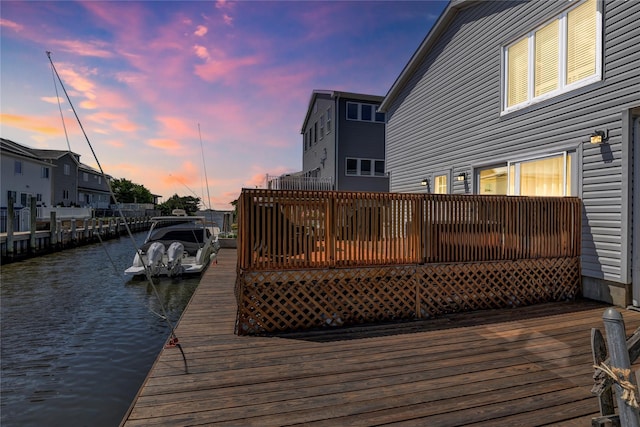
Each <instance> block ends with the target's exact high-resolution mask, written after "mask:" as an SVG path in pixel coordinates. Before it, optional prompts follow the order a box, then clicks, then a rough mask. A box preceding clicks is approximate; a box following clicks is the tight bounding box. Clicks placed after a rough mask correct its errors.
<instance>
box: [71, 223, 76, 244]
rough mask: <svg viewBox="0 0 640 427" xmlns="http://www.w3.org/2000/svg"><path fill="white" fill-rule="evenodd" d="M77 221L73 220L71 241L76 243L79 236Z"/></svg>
mask: <svg viewBox="0 0 640 427" xmlns="http://www.w3.org/2000/svg"><path fill="white" fill-rule="evenodd" d="M76 231H77V230H76V219H75V218H71V241H72V242H76V241H77V240H78V234H77V232H76Z"/></svg>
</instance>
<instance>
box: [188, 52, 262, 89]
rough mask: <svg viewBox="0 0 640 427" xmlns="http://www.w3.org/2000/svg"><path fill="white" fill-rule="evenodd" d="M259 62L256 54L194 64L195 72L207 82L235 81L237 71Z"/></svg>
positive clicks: (236, 79) (237, 78) (237, 77)
mask: <svg viewBox="0 0 640 427" xmlns="http://www.w3.org/2000/svg"><path fill="white" fill-rule="evenodd" d="M259 63H260V58H258V57H257V56H248V57H244V58H235V59H223V60H209V61H207V63H205V64H200V65H196V66H195V74H196V75H197V76H198V77H200V78H201V79H202V80H205V81H207V82H209V83H212V82H215V81H225V82H237V81H238V80H239V76H238V74H239V72H240V70H241V69H243V68H247V67H253V66H255V65H257V64H259Z"/></svg>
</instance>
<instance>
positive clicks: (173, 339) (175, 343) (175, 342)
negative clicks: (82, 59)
mask: <svg viewBox="0 0 640 427" xmlns="http://www.w3.org/2000/svg"><path fill="white" fill-rule="evenodd" d="M46 53H47V58H49V62H50V63H51V69H52V70H53V72H54V73H55V75H56V77H57V78H58V81H59V82H60V86H61V87H62V91H63V92H64V94H65V96H66V98H67V101H69V105H70V106H71V111H73V114H74V115H75V117H76V120H77V121H78V125H79V126H80V130H81V131H82V134H83V135H84V138H85V140H86V141H87V144H88V145H89V148H90V149H91V154H93V158H94V160H95V161H96V164H97V165H98V169H99V170H100V173H101V174H102V178H103V179H104V180H105V182H106V183H107V188H108V189H109V195H110V196H111V198H112V199H113V201H114V203H115V205H116V207H117V211H118V214H119V216H120V218H122V219H123V222H124V226H125V229H126V231H127V235H128V236H129V239H130V240H131V242H132V244H133V247H134V248H135V250H136V253H138V252H140V248H139V247H138V244H137V243H136V241H135V239H134V237H133V233H132V232H131V228H130V227H129V224H127V221H126V220H125V217H124V214H123V213H122V209H121V208H120V206H119V204H118V199H117V198H116V196H115V194H114V193H113V189H112V188H111V183H110V182H109V180H108V179H107V175H106V174H105V173H104V170H103V169H102V165H101V164H100V161H99V160H98V156H97V155H96V152H95V151H94V149H93V145H91V141H89V137H88V136H87V133H86V132H85V130H84V126H82V122H81V121H80V117H78V113H77V112H76V109H75V107H74V106H73V103H72V102H71V98H70V97H69V94H68V93H67V89H66V88H65V87H64V83H63V82H62V79H61V78H60V75H59V74H58V70H57V69H56V66H55V65H54V64H53V60H52V59H51V52H50V51H46ZM54 83H55V79H54ZM56 95H57V86H56ZM60 115H62V109H60ZM62 122H63V125H64V118H63V119H62ZM65 131H66V128H65ZM67 143H68V141H67ZM69 151H71V146H69ZM100 242H101V244H102V239H100ZM103 247H104V246H103ZM105 250H106V249H105ZM142 264H143V265H144V270H145V276H146V278H147V281H148V282H149V284H150V285H151V288H152V289H153V293H154V294H155V296H156V299H157V300H158V304H160V309H161V311H162V314H163V317H164V319H165V321H166V322H167V325H168V326H169V329H170V331H171V338H170V339H169V340H168V344H166V345H165V347H167V346H171V347H178V349H179V350H180V353H181V354H182V360H183V361H184V371H185V373H186V374H188V373H189V367H188V364H187V357H186V355H185V353H184V350H183V349H182V345H180V342H179V340H178V336H177V335H176V331H175V327H174V325H173V323H172V322H171V320H170V319H169V316H168V315H167V311H166V309H165V307H164V303H163V302H162V298H160V294H159V293H158V289H157V287H156V285H155V283H153V278H152V277H151V269H150V267H149V266H147V265H145V264H144V263H142ZM114 266H115V264H114Z"/></svg>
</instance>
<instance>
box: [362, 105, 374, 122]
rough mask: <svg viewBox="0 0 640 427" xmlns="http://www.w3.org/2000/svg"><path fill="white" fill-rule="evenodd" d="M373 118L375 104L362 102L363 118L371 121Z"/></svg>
mask: <svg viewBox="0 0 640 427" xmlns="http://www.w3.org/2000/svg"><path fill="white" fill-rule="evenodd" d="M372 118H373V106H372V105H367V104H362V120H364V121H367V122H370V121H371V120H372Z"/></svg>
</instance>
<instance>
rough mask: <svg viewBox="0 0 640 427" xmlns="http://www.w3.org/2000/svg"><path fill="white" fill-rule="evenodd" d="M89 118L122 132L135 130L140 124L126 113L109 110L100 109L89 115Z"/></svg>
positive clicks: (93, 121) (91, 120)
mask: <svg viewBox="0 0 640 427" xmlns="http://www.w3.org/2000/svg"><path fill="white" fill-rule="evenodd" d="M87 120H89V121H90V122H92V123H95V124H99V125H107V126H108V127H109V129H113V130H117V131H121V132H128V133H131V132H135V131H137V130H138V129H140V126H139V125H137V124H136V123H134V122H133V121H131V120H130V119H129V117H128V116H127V115H126V114H118V113H112V112H109V111H99V112H97V113H94V114H90V115H89V116H87Z"/></svg>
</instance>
